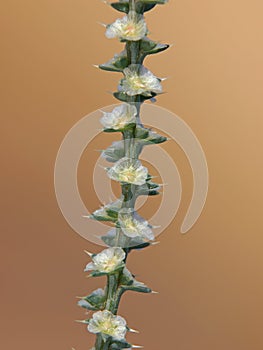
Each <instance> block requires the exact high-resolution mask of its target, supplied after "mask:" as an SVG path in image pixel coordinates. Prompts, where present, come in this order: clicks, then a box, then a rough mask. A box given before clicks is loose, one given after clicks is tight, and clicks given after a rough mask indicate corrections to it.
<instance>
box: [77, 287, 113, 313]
mask: <svg viewBox="0 0 263 350" xmlns="http://www.w3.org/2000/svg"><path fill="white" fill-rule="evenodd" d="M106 298H107V296H106V294H105V291H104V290H103V289H101V288H99V289H97V290H95V291H94V292H92V293H91V294H90V295H88V296H86V297H84V298H82V299H81V300H79V302H78V305H79V306H81V307H83V308H85V309H88V310H93V311H96V310H103V309H104V308H105V303H106Z"/></svg>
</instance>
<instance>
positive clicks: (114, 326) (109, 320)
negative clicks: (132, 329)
mask: <svg viewBox="0 0 263 350" xmlns="http://www.w3.org/2000/svg"><path fill="white" fill-rule="evenodd" d="M88 330H89V331H90V332H91V333H95V334H97V333H101V334H104V335H106V336H111V337H113V339H117V340H122V339H124V338H125V334H126V332H127V327H126V321H125V319H124V318H123V317H121V316H115V315H113V314H112V313H111V312H110V311H108V310H104V311H98V312H95V313H94V314H93V316H92V319H91V320H90V321H89V325H88Z"/></svg>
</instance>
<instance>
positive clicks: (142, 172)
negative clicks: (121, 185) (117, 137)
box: [107, 157, 148, 185]
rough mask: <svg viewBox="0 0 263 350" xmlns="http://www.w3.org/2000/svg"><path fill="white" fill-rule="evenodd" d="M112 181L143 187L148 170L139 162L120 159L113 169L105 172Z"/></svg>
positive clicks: (125, 158) (130, 159)
mask: <svg viewBox="0 0 263 350" xmlns="http://www.w3.org/2000/svg"><path fill="white" fill-rule="evenodd" d="M107 173H108V176H109V177H110V178H111V179H112V180H116V181H120V182H127V183H131V184H134V185H143V184H144V183H145V182H146V179H147V176H148V170H147V168H146V167H144V166H142V164H141V162H140V161H139V160H134V159H132V158H127V157H124V158H121V159H120V160H118V161H117V162H116V163H115V164H114V166H113V167H111V168H109V169H108V170H107Z"/></svg>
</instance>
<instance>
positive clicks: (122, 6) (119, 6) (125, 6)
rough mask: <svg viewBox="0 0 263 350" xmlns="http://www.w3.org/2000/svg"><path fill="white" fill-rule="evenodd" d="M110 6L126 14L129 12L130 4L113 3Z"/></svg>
mask: <svg viewBox="0 0 263 350" xmlns="http://www.w3.org/2000/svg"><path fill="white" fill-rule="evenodd" d="M110 5H111V6H112V7H113V8H114V9H115V10H117V11H120V12H125V13H128V12H129V8H130V6H129V2H112V3H111V4H110Z"/></svg>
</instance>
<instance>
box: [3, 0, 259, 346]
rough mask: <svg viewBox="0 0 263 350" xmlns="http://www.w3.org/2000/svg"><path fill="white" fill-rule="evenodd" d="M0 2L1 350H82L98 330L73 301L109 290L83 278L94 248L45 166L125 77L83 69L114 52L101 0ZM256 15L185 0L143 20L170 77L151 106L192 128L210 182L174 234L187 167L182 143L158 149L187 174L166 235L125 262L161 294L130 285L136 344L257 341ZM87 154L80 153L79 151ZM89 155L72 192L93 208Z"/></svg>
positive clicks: (240, 7) (187, 185) (157, 68)
mask: <svg viewBox="0 0 263 350" xmlns="http://www.w3.org/2000/svg"><path fill="white" fill-rule="evenodd" d="M1 7H2V8H1V11H0V12H1V17H2V19H1V27H2V29H1V33H2V36H3V38H2V39H3V40H2V45H3V47H2V50H1V70H2V74H1V83H2V84H1V85H2V102H1V118H2V123H1V125H2V127H1V131H2V132H3V133H2V136H1V144H2V147H1V151H2V153H3V155H2V161H1V176H2V180H1V216H2V220H1V222H2V225H1V226H2V231H1V232H2V234H1V248H2V249H1V250H2V252H1V260H2V262H1V264H0V270H1V302H2V306H1V327H0V329H1V341H0V342H1V349H5V350H15V349H21V350H24V349H25V350H35V349H38V350H42V349H43V350H44V349H52V350H53V349H57V350H60V349H61V350H62V349H71V347H74V348H76V350H82V349H83V350H84V349H89V348H90V347H91V345H92V343H93V336H92V335H89V334H88V332H86V331H85V328H84V326H82V325H78V324H76V323H74V322H73V320H74V319H79V318H81V317H83V311H82V310H81V309H79V308H77V307H76V305H75V301H76V300H75V296H76V295H83V294H85V293H88V292H90V291H91V290H92V289H94V288H95V287H99V286H101V285H102V284H104V280H103V279H96V280H90V279H89V280H87V279H86V278H85V275H84V273H83V267H84V265H85V263H87V261H88V259H87V257H86V256H85V255H84V253H83V249H89V250H93V251H98V250H100V247H98V246H94V245H92V244H91V243H89V242H88V241H85V240H84V239H83V238H81V237H80V236H78V235H77V234H76V233H74V232H73V231H72V230H71V228H70V227H69V226H68V225H67V223H66V222H65V220H64V218H63V216H62V215H61V213H60V211H59V209H58V206H57V204H56V199H55V195H54V189H53V167H54V162H55V157H56V153H57V150H58V147H59V145H60V143H61V141H62V139H63V137H64V135H65V134H66V132H67V131H68V130H69V129H70V128H71V127H72V126H73V125H74V123H76V122H77V121H78V120H79V119H80V118H82V117H83V116H84V115H85V114H87V113H89V112H92V111H93V110H96V109H98V108H101V107H103V106H106V105H109V104H112V103H115V102H114V100H113V98H112V96H111V95H110V94H108V93H107V91H113V90H114V89H115V86H116V84H117V81H118V79H119V75H118V74H117V75H116V74H110V73H105V72H101V71H99V70H96V69H94V68H93V67H92V64H94V63H102V62H105V61H106V60H107V59H109V58H110V57H112V55H113V54H114V53H116V52H118V51H120V49H121V45H120V44H119V43H118V42H117V41H116V40H107V39H106V38H105V37H104V29H103V27H100V26H99V25H98V24H97V22H99V21H100V22H105V23H110V22H111V21H112V20H113V19H114V18H116V17H117V16H118V14H117V13H115V12H114V11H113V10H111V9H110V8H108V7H107V6H106V5H105V4H103V3H102V2H100V1H96V0H92V1H91V0H85V1H84V0H78V1H73V0H63V1H62V0H52V1H51V0H37V1H32V0H24V1H18V0H9V1H5V2H3V3H2V5H1ZM262 11H263V5H262V1H260V0H258V1H256V0H254V1H251V2H247V1H237V0H231V1H229V0H222V1H211V0H203V1H194V0H189V1H186V0H184V1H170V3H169V4H168V5H167V6H163V7H161V6H159V8H158V10H157V9H155V10H154V11H152V12H151V13H149V14H147V20H148V24H149V28H150V30H151V37H152V38H154V39H160V40H163V41H165V42H168V43H174V44H175V45H174V46H173V47H172V48H171V49H170V50H169V51H166V52H165V53H163V54H160V55H156V56H154V57H151V58H149V59H148V60H147V66H148V67H149V68H150V69H151V70H152V71H153V72H154V73H156V74H157V75H159V76H168V77H169V79H168V80H167V81H166V82H165V85H164V86H165V90H166V91H167V92H168V93H167V94H164V95H162V96H160V97H159V98H158V105H160V106H164V107H166V108H168V109H170V110H172V111H173V112H175V113H176V114H178V115H179V116H181V117H182V118H183V119H184V120H185V121H186V122H187V123H188V124H189V125H190V127H191V128H192V129H193V130H194V132H195V133H196V135H197V136H198V138H199V140H200V142H201V144H202V146H203V148H204V150H205V153H206V156H207V161H208V164H209V171H210V189H209V196H208V200H207V203H206V206H205V210H204V212H203V214H202V216H201V217H200V219H199V221H198V223H197V224H196V225H195V226H194V228H193V229H192V230H191V231H190V232H189V233H188V234H187V235H186V236H182V235H180V233H179V227H180V224H181V222H182V220H183V217H184V215H185V212H186V209H187V207H188V204H189V199H190V195H191V191H192V178H191V171H190V168H189V165H188V163H187V161H186V159H185V156H184V155H183V154H182V152H181V151H180V149H179V148H178V147H176V146H175V145H173V144H170V145H169V146H166V147H170V148H171V149H170V150H171V152H172V153H173V154H174V157H175V159H176V163H177V165H178V167H179V170H180V173H181V175H182V177H183V186H184V188H183V191H184V192H183V201H182V204H181V207H180V210H179V213H178V215H177V217H176V218H175V220H174V222H173V223H172V224H171V225H170V227H169V229H167V230H166V232H165V233H164V234H163V235H162V236H161V237H160V241H161V244H159V245H158V246H156V247H154V248H152V249H148V250H145V251H144V252H140V253H137V254H133V255H132V256H131V258H130V260H129V268H130V269H131V270H132V271H133V272H135V273H136V274H138V275H139V277H138V278H140V279H141V280H143V281H145V282H146V283H147V284H148V285H150V286H152V288H153V289H155V290H158V291H159V292H160V294H159V295H150V296H149V295H137V294H136V295H134V294H127V295H126V296H125V297H124V299H123V303H122V305H121V309H120V313H121V314H122V315H123V316H125V317H126V318H127V319H128V322H129V325H130V326H131V327H133V328H137V329H139V330H140V331H141V334H140V335H130V336H129V340H130V341H132V342H134V343H135V344H143V345H144V346H145V349H152V350H159V349H165V348H169V349H178V350H179V349H180V350H210V349H213V350H222V349H224V350H261V349H262V348H263V335H262V326H263V325H262V320H263V316H262V312H263V301H262V296H263V294H262V292H263V284H262V255H263V254H262V243H263V240H262V220H261V219H262V195H263V193H262V169H263V163H262V159H263V158H262V146H263V144H262V142H263V141H262V140H263V138H262V120H263V119H262V112H263V108H262V82H263V81H262V80H263V70H262V61H263V47H262V43H263V41H262V39H263V35H262V33H263V22H262ZM105 138H106V136H105ZM105 142H106V143H105V144H107V143H108V142H109V139H105ZM85 157H86V158H85ZM96 157H97V153H94V152H93V149H89V150H87V153H86V155H85V156H84V157H83V160H85V159H86V160H87V159H88V158H89V159H92V161H95V159H96ZM89 161H90V162H91V163H89V169H87V168H88V167H87V163H85V162H84V161H82V163H81V167H80V172H79V174H80V176H79V179H80V188H81V191H82V195H83V197H84V198H85V201H86V203H87V206H89V207H90V208H91V207H92V208H94V209H95V208H96V207H97V206H98V200H97V198H96V197H95V194H94V193H93V192H92V184H91V180H90V174H91V172H90V171H91V170H90V167H91V164H92V161H91V160H89ZM91 168H92V167H91ZM88 191H90V194H88ZM155 200H156V199H153V201H155ZM153 203H154V202H153Z"/></svg>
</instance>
